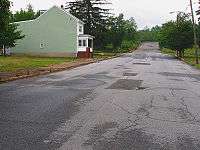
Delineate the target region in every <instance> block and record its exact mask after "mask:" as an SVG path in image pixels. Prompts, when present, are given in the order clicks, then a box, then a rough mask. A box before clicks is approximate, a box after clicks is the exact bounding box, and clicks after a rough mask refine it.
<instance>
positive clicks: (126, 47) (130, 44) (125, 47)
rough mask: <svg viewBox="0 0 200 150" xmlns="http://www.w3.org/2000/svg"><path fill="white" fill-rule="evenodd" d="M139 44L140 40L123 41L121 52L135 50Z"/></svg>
mask: <svg viewBox="0 0 200 150" xmlns="http://www.w3.org/2000/svg"><path fill="white" fill-rule="evenodd" d="M138 45H139V42H135V41H123V42H122V45H121V47H120V49H119V50H120V52H128V51H131V50H135V49H136V48H137V47H138Z"/></svg>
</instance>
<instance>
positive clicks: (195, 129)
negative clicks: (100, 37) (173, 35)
mask: <svg viewBox="0 0 200 150" xmlns="http://www.w3.org/2000/svg"><path fill="white" fill-rule="evenodd" d="M158 49H159V48H158V44H157V43H144V44H143V45H142V46H141V47H140V48H139V50H137V51H135V52H134V53H130V54H126V55H124V56H122V57H119V58H115V59H112V60H107V61H102V62H99V63H95V64H90V65H87V66H82V67H79V68H75V69H72V70H68V71H63V72H59V73H54V74H50V75H46V76H40V77H35V78H31V79H24V80H18V81H14V82H10V83H5V84H1V85H0V149H1V150H47V149H48V150H54V149H58V150H199V149H200V72H199V71H198V70H196V69H194V68H192V67H190V66H189V65H187V64H185V63H183V62H181V61H179V60H176V59H175V58H173V57H170V56H168V55H164V54H161V53H160V51H159V50H158Z"/></svg>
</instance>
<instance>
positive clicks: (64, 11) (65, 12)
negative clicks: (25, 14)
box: [15, 6, 85, 24]
mask: <svg viewBox="0 0 200 150" xmlns="http://www.w3.org/2000/svg"><path fill="white" fill-rule="evenodd" d="M55 8H56V9H58V10H59V11H62V12H63V13H64V14H65V15H67V16H70V17H72V18H73V19H74V20H76V21H77V22H79V23H81V24H85V23H84V22H83V21H81V20H80V19H78V18H77V17H75V16H74V15H72V14H70V13H69V12H67V11H66V10H64V9H62V8H60V7H58V6H53V7H51V8H50V9H49V10H47V11H46V12H44V13H43V14H42V15H40V16H39V17H37V18H36V19H33V20H26V21H18V22H15V23H23V22H32V21H35V20H38V19H40V18H41V17H42V16H43V15H45V14H47V13H48V12H49V11H51V10H52V9H55Z"/></svg>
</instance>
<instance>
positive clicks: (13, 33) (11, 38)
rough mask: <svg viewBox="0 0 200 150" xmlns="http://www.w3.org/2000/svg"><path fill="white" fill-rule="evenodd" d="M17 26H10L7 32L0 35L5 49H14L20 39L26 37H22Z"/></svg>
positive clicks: (0, 40)
mask: <svg viewBox="0 0 200 150" xmlns="http://www.w3.org/2000/svg"><path fill="white" fill-rule="evenodd" d="M17 26H18V25H17V24H9V25H8V27H7V28H6V30H4V31H3V32H1V33H0V42H1V43H2V44H3V45H4V46H5V47H14V46H15V43H16V41H17V40H18V39H21V38H23V37H24V35H21V31H19V30H18V29H17Z"/></svg>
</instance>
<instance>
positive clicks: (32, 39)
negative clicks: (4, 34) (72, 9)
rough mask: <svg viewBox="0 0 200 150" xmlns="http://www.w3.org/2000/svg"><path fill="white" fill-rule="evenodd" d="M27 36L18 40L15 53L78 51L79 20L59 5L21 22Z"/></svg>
mask: <svg viewBox="0 0 200 150" xmlns="http://www.w3.org/2000/svg"><path fill="white" fill-rule="evenodd" d="M18 29H19V30H21V31H22V34H24V35H25V38H24V39H22V40H18V41H17V45H16V46H15V47H14V48H13V52H14V53H27V54H40V53H41V54H58V53H62V54H65V53H66V54H67V53H69V54H72V53H77V20H75V18H73V17H71V16H70V15H67V14H66V13H65V12H64V11H62V10H60V9H59V8H57V7H53V8H51V9H50V10H49V11H48V12H46V13H45V14H43V15H42V16H40V17H39V18H37V19H35V20H33V21H27V22H19V27H18Z"/></svg>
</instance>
